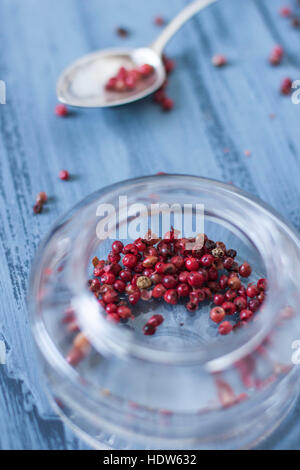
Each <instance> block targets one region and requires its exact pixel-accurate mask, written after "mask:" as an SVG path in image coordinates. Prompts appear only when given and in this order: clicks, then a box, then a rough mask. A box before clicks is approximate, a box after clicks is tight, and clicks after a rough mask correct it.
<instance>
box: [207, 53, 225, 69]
mask: <svg viewBox="0 0 300 470" xmlns="http://www.w3.org/2000/svg"><path fill="white" fill-rule="evenodd" d="M211 62H212V64H213V65H214V66H215V67H223V66H224V65H226V64H227V59H226V57H225V55H223V54H216V55H214V56H213V57H212V59H211Z"/></svg>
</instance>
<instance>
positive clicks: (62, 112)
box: [55, 104, 69, 117]
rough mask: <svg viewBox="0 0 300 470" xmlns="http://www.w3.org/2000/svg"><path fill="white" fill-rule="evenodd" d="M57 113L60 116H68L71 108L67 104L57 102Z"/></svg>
mask: <svg viewBox="0 0 300 470" xmlns="http://www.w3.org/2000/svg"><path fill="white" fill-rule="evenodd" d="M55 114H56V116H59V117H66V116H68V114H69V110H68V108H67V106H66V105H65V104H57V105H56V106H55Z"/></svg>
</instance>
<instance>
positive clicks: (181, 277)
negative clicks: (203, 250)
mask: <svg viewBox="0 0 300 470" xmlns="http://www.w3.org/2000/svg"><path fill="white" fill-rule="evenodd" d="M189 275H190V273H189V272H188V271H182V272H181V273H179V276H178V279H179V282H183V283H187V282H188V278H189Z"/></svg>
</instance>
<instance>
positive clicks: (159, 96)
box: [154, 88, 166, 104]
mask: <svg viewBox="0 0 300 470" xmlns="http://www.w3.org/2000/svg"><path fill="white" fill-rule="evenodd" d="M165 99H166V94H165V91H164V90H163V89H162V88H160V89H159V90H157V91H156V92H155V93H154V101H155V103H158V104H162V103H163V101H164V100H165Z"/></svg>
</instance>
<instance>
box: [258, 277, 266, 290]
mask: <svg viewBox="0 0 300 470" xmlns="http://www.w3.org/2000/svg"><path fill="white" fill-rule="evenodd" d="M257 288H258V290H266V289H267V279H264V278H262V279H259V280H258V281H257Z"/></svg>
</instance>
